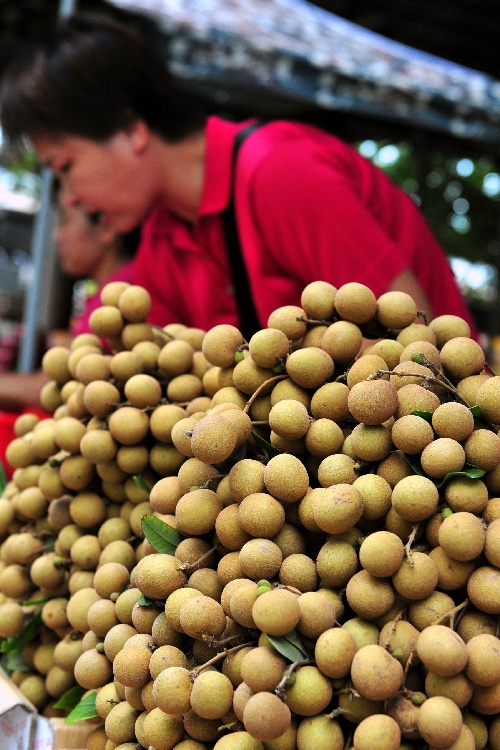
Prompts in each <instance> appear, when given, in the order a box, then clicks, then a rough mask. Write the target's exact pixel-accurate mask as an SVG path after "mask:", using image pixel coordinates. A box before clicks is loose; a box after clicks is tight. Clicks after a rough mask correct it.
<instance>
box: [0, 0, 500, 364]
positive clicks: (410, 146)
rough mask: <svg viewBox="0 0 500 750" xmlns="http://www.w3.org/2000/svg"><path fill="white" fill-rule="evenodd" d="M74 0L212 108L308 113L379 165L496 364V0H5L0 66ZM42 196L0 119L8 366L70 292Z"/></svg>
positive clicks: (499, 91)
mask: <svg viewBox="0 0 500 750" xmlns="http://www.w3.org/2000/svg"><path fill="white" fill-rule="evenodd" d="M73 6H74V7H77V8H80V9H85V10H99V11H105V12H107V13H110V14H112V15H114V16H115V17H118V18H120V19H122V20H126V21H127V22H130V23H131V24H134V25H138V26H139V27H140V28H141V29H142V30H143V31H144V32H145V33H147V34H148V35H150V36H151V38H152V39H154V40H155V42H156V43H157V44H158V45H159V46H160V48H161V50H162V51H163V53H164V56H165V60H166V62H168V64H169V65H170V67H171V69H172V71H173V72H174V74H175V75H176V76H178V78H179V80H180V81H181V82H182V84H183V85H185V86H186V87H187V88H189V89H190V90H191V91H192V92H194V93H195V94H196V95H197V96H198V97H199V98H200V99H201V100H202V101H203V102H204V103H205V104H206V105H207V106H208V107H209V109H211V110H212V111H213V112H218V113H223V114H224V115H225V116H232V117H234V118H235V119H241V118H243V117H248V116H253V115H257V116H260V117H263V118H273V117H282V116H283V117H294V118H297V119H302V120H305V121H308V122H312V123H315V124H318V125H320V126H322V127H324V128H325V129H327V130H330V131H331V132H334V133H335V134H337V135H338V136H340V137H341V138H343V139H344V140H347V141H349V142H351V143H353V144H354V145H355V146H356V147H357V148H358V149H359V150H360V151H361V153H362V154H363V155H364V156H366V157H367V158H369V159H372V160H373V161H374V162H375V163H376V164H377V165H378V166H380V167H382V168H383V169H384V170H385V171H386V172H387V173H388V174H389V176H390V177H391V178H392V179H393V180H394V181H395V182H396V183H398V184H399V185H401V186H402V187H403V188H404V190H406V191H407V192H408V193H409V194H410V195H411V196H412V198H413V199H414V200H415V201H416V203H417V204H418V205H419V206H420V207H421V210H422V211H423V213H424V215H425V216H426V218H427V220H428V222H429V224H430V225H431V227H432V229H433V231H434V233H435V234H436V236H437V237H438V239H439V240H440V242H441V244H442V246H443V247H444V249H445V251H446V252H447V254H448V256H449V258H450V262H451V264H452V267H453V269H454V271H455V274H456V276H457V279H458V281H459V283H460V285H461V286H462V289H463V291H464V293H465V295H466V297H467V299H468V301H469V305H470V307H471V310H472V312H473V314H474V317H475V319H476V321H477V324H478V327H479V329H480V330H481V332H482V333H483V335H484V341H485V344H486V346H487V347H488V348H489V356H490V361H491V363H492V364H496V358H497V357H498V354H497V352H498V349H499V348H500V347H499V340H500V339H499V336H500V292H499V286H500V284H499V278H500V270H499V269H500V221H499V207H500V165H499V153H500V80H497V78H496V76H497V75H498V61H497V54H496V49H497V40H498V38H499V32H500V14H499V13H498V10H499V3H498V2H496V1H495V0H454V1H453V2H452V1H451V0H440V2H439V3H436V2H435V1H434V2H431V0H419V1H418V2H417V0H399V2H398V4H397V12H396V11H395V7H394V3H393V2H391V1H390V0H318V1H317V2H307V1H306V0H246V2H243V1H242V0H113V2H111V0H110V1H109V2H107V1H105V0H80V2H75V3H68V2H63V0H61V2H57V1H56V0H3V1H2V2H0V76H1V74H2V71H3V69H4V67H5V65H6V64H7V63H8V62H9V60H10V59H11V57H12V55H13V54H15V53H16V52H17V51H18V50H20V49H21V48H22V47H23V46H24V45H26V44H27V43H28V42H29V41H30V40H32V39H37V38H43V36H44V35H45V34H47V33H48V31H49V29H50V28H51V27H52V26H53V25H54V24H55V23H56V22H57V19H58V17H59V16H60V15H61V14H64V13H67V12H68V9H70V8H71V7H73ZM46 202H47V190H46V188H45V187H44V182H43V175H42V174H41V173H40V171H39V169H38V166H37V164H36V161H35V159H34V157H33V154H31V153H29V151H27V152H26V153H25V154H24V155H23V157H22V158H21V159H19V160H18V161H17V162H15V163H13V162H12V161H11V159H9V156H8V154H6V153H5V149H3V148H2V141H1V133H0V370H1V369H15V368H16V367H18V366H19V356H20V352H21V354H22V347H23V337H22V335H21V334H22V332H24V334H26V333H28V334H30V335H28V336H26V335H25V337H24V344H26V342H28V344H29V346H30V347H31V351H29V352H28V353H26V351H25V356H24V359H23V362H22V363H21V369H24V370H26V369H31V368H32V366H36V365H37V364H38V362H37V361H36V360H37V358H38V359H39V354H38V352H39V350H40V348H39V342H40V341H41V340H42V339H43V338H44V336H46V334H47V332H48V331H50V330H53V329H54V328H65V327H66V326H67V321H68V318H69V315H70V311H71V304H72V296H73V295H74V293H78V286H77V287H75V288H74V287H73V282H72V281H71V280H70V279H68V278H66V277H65V276H64V274H63V273H62V272H61V270H60V269H59V268H58V263H57V258H56V257H55V253H54V250H53V247H52V242H51V226H50V225H51V221H52V219H51V214H50V212H49V213H48V214H47V212H45V215H44V224H43V228H42V235H43V237H42V238H40V226H39V223H40V215H41V212H43V210H44V206H45V208H47V207H46V205H45V204H46ZM47 216H48V218H47ZM37 223H38V238H37V239H36V242H38V244H39V243H40V241H42V242H43V243H45V245H46V247H45V249H44V258H45V260H44V263H43V269H42V272H40V268H37V267H36V263H35V262H34V252H33V248H34V242H35V235H36V234H37ZM35 251H36V248H35ZM81 283H85V282H84V280H82V282H81ZM37 292H38V294H37ZM41 292H42V293H41ZM34 295H35V296H34ZM30 296H31V301H32V302H33V299H36V301H37V311H36V312H37V314H36V315H33V311H32V312H31V315H30V314H29V310H30V305H29V300H30ZM32 307H33V305H31V308H32ZM35 328H36V330H34V329H35Z"/></svg>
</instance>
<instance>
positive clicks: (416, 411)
mask: <svg viewBox="0 0 500 750" xmlns="http://www.w3.org/2000/svg"><path fill="white" fill-rule="evenodd" d="M410 414H413V415H414V416H415V417H421V418H422V419H425V421H426V422H429V424H432V412H431V411H422V410H421V409H414V410H413V411H411V412H410Z"/></svg>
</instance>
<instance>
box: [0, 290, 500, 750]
mask: <svg viewBox="0 0 500 750" xmlns="http://www.w3.org/2000/svg"><path fill="white" fill-rule="evenodd" d="M101 301H102V306H101V307H100V308H98V309H97V310H96V311H95V312H94V313H93V315H92V317H91V321H90V324H91V328H92V333H91V334H85V335H83V336H80V337H77V338H76V339H75V340H74V341H73V342H72V344H71V346H70V347H54V348H53V349H51V350H49V351H48V352H47V354H46V355H45V357H44V361H43V368H44V370H45V372H46V373H47V375H48V376H49V378H50V382H49V383H48V385H47V386H45V388H44V389H43V392H42V400H43V404H44V406H45V408H46V409H47V411H49V412H51V414H52V416H51V417H48V418H46V419H38V418H36V417H33V416H32V415H23V416H22V417H20V418H19V420H18V422H17V423H16V434H17V437H16V439H15V440H14V441H13V442H12V443H11V444H10V446H9V447H8V451H7V458H8V460H9V462H10V463H11V465H12V466H13V467H14V475H13V479H12V481H11V482H10V483H9V484H8V485H7V487H6V489H5V490H4V492H3V494H2V497H1V498H0V538H1V539H3V541H2V543H1V547H0V592H1V593H0V597H2V602H1V603H0V637H2V638H3V639H8V638H11V639H15V638H16V637H17V636H19V635H20V634H21V633H22V632H23V631H24V628H25V627H26V624H27V623H28V622H33V618H34V617H38V618H39V619H40V620H41V625H40V627H39V629H38V631H36V633H35V634H34V637H33V639H32V640H31V641H30V642H29V643H28V645H27V646H25V647H24V648H23V650H22V659H23V660H24V663H25V668H26V670H27V671H22V670H21V669H19V668H17V667H19V664H18V665H17V666H16V669H14V670H13V671H12V679H13V680H14V681H15V682H16V684H18V685H19V686H20V689H21V690H22V691H23V692H24V694H25V695H26V696H27V697H28V698H29V699H30V700H32V702H33V703H34V704H35V705H36V706H37V708H38V709H39V710H40V711H42V712H44V713H45V714H46V715H54V714H55V713H57V709H54V708H53V704H54V701H56V700H57V699H58V698H59V697H60V696H61V695H63V694H64V693H65V692H66V691H67V690H68V689H69V688H70V687H72V686H73V685H75V683H77V684H78V685H80V686H81V688H82V689H84V690H86V691H87V692H88V693H95V706H96V713H97V717H96V726H95V729H94V730H93V731H92V732H91V734H90V736H89V740H88V745H87V747H88V750H110V749H111V748H113V750H114V748H118V747H119V748H120V750H122V749H123V750H125V749H126V750H131V748H132V747H136V746H137V745H139V746H142V747H145V748H147V747H150V748H155V750H163V749H165V750H170V748H177V750H201V749H202V748H210V749H216V750H236V749H238V750H239V749H240V748H247V747H248V748H256V749H257V748H266V750H272V749H275V750H276V749H277V748H279V749H280V750H295V749H296V748H297V749H298V750H303V749H304V748H320V747H328V748H331V750H344V748H347V747H352V748H354V750H365V749H367V750H368V748H369V750H378V749H379V748H380V749H382V748H383V750H398V748H412V747H414V748H418V747H421V746H422V743H427V745H428V746H429V747H430V748H432V747H456V748H459V747H460V748H465V749H466V748H469V747H470V748H471V750H473V749H474V748H486V747H489V748H491V750H496V748H499V747H500V739H499V738H500V725H499V722H498V714H499V713H500V692H499V688H500V641H499V637H498V636H499V630H498V627H499V623H498V615H499V614H500V500H499V498H498V495H499V494H500V436H499V428H500V407H499V404H500V398H499V395H500V385H499V384H500V377H497V376H495V375H493V374H491V372H490V371H489V369H488V367H487V364H486V362H485V358H484V353H483V351H482V349H481V347H480V346H479V344H477V342H475V341H474V340H473V339H472V338H471V337H470V330H469V328H468V325H467V323H466V322H465V321H464V320H462V319H460V318H457V317H456V316H451V315H445V316H440V317H438V318H436V319H434V320H432V321H430V322H429V323H427V322H426V320H425V315H423V314H422V313H420V312H419V311H418V310H417V307H416V305H415V303H414V301H413V299H412V298H411V297H410V296H409V295H407V294H404V293H402V292H388V293H386V294H382V295H380V296H379V297H378V298H376V297H375V295H374V294H373V293H372V292H371V290H370V289H369V288H368V287H366V286H364V285H362V284H358V283H348V284H345V285H343V286H341V287H340V288H339V289H336V288H335V287H333V286H332V285H331V284H328V283H326V282H323V281H316V282H313V283H311V284H309V285H308V286H307V287H306V288H305V289H304V290H303V294H302V297H301V307H298V306H285V307H281V308H278V309H277V310H275V311H274V312H273V313H272V314H271V316H270V317H269V320H268V324H267V327H265V328H263V329H262V330H259V331H256V332H255V334H254V335H253V336H252V337H251V338H250V340H249V341H248V342H247V341H245V340H244V338H243V336H242V334H241V332H240V331H239V330H238V329H237V328H236V327H234V326H231V325H218V326H214V327H213V328H212V329H210V330H209V331H207V332H205V331H202V330H199V329H196V328H187V327H186V326H183V325H180V324H170V325H167V326H165V327H164V328H159V327H156V326H153V325H151V324H149V323H148V322H147V316H148V314H149V310H150V300H149V295H148V294H147V292H145V290H143V289H141V288H140V287H136V286H133V285H129V284H124V283H114V284H109V285H108V286H107V287H105V288H104V290H103V293H102V298H101ZM153 522H154V523H153ZM152 529H153V530H154V533H153V532H152ZM162 534H163V535H164V536H163V537H162ZM159 537H162V538H159ZM165 538H167V539H168V540H169V541H168V542H166V541H165ZM165 545H166V546H165ZM166 547H168V548H169V549H168V553H167V552H165V551H163V550H164V549H166Z"/></svg>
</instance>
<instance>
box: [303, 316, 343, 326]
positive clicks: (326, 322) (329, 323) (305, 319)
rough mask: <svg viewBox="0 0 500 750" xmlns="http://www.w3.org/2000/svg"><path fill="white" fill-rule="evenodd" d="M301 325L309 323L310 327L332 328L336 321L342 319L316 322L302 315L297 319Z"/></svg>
mask: <svg viewBox="0 0 500 750" xmlns="http://www.w3.org/2000/svg"><path fill="white" fill-rule="evenodd" d="M296 320H298V321H299V322H300V323H307V325H310V326H331V324H332V323H334V322H335V321H336V320H340V318H335V317H334V318H332V319H331V320H315V319H314V318H308V317H306V316H305V315H300V316H299V317H297V318H296Z"/></svg>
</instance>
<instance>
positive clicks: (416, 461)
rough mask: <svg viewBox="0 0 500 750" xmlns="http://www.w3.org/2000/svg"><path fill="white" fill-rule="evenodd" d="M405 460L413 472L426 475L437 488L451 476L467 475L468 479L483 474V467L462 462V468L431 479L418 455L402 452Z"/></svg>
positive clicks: (476, 477) (477, 477)
mask: <svg viewBox="0 0 500 750" xmlns="http://www.w3.org/2000/svg"><path fill="white" fill-rule="evenodd" d="M404 456H405V458H406V460H407V461H408V463H409V464H410V466H411V468H412V469H413V471H414V472H415V474H420V476H422V477H427V479H430V480H431V482H434V484H435V485H436V487H437V488H438V489H439V488H440V487H442V486H443V484H445V483H446V482H447V481H448V480H449V479H451V478H452V477H460V476H464V477H469V479H479V478H480V477H482V476H484V475H485V473H486V472H485V471H484V469H479V468H478V467H477V466H473V465H472V464H464V467H463V469H461V470H460V471H450V472H449V473H448V474H446V476H444V477H443V478H442V479H437V480H436V479H433V478H432V477H429V476H427V474H426V473H425V471H424V470H423V469H422V465H421V463H420V456H411V455H409V454H408V453H405V454H404Z"/></svg>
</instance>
